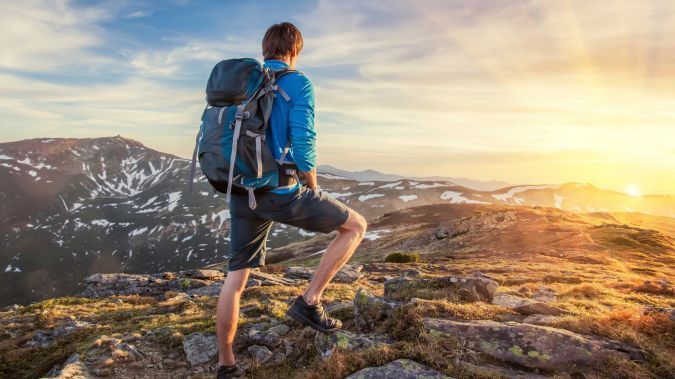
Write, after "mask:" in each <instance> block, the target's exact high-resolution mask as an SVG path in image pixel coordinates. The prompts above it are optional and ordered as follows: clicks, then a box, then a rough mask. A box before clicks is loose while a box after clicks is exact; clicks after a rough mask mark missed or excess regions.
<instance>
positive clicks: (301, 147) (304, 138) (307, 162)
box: [288, 76, 316, 172]
mask: <svg viewBox="0 0 675 379" xmlns="http://www.w3.org/2000/svg"><path fill="white" fill-rule="evenodd" d="M300 78H302V79H303V83H302V85H301V86H300V91H299V92H298V95H297V96H296V97H295V98H294V99H293V103H292V104H291V110H290V113H289V116H288V119H289V124H290V129H291V149H292V150H293V159H294V160H295V164H296V166H298V169H299V170H300V171H302V172H308V171H310V170H312V169H313V168H315V167H316V131H315V130H314V88H313V87H312V83H311V82H310V81H309V80H308V79H307V78H306V77H305V76H300Z"/></svg>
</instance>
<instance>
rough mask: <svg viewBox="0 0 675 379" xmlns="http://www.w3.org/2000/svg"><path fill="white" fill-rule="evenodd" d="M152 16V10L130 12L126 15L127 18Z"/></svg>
mask: <svg viewBox="0 0 675 379" xmlns="http://www.w3.org/2000/svg"><path fill="white" fill-rule="evenodd" d="M148 16H150V12H144V11H135V12H131V13H129V14H128V15H127V16H126V17H127V18H145V17H148Z"/></svg>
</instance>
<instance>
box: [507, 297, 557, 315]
mask: <svg viewBox="0 0 675 379" xmlns="http://www.w3.org/2000/svg"><path fill="white" fill-rule="evenodd" d="M513 310H514V311H516V312H518V313H520V314H524V315H536V314H542V315H549V316H560V315H561V314H563V313H564V311H563V310H562V309H560V308H558V307H554V306H553V305H550V304H547V303H542V302H540V301H535V300H525V301H523V302H522V303H520V304H518V306H517V307H515V308H513Z"/></svg>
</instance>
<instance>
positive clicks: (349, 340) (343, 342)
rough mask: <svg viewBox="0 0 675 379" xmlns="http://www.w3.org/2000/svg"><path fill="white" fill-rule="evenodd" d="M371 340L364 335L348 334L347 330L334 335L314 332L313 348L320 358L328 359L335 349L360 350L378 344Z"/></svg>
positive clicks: (336, 332)
mask: <svg viewBox="0 0 675 379" xmlns="http://www.w3.org/2000/svg"><path fill="white" fill-rule="evenodd" d="M378 343H379V342H376V341H375V340H374V339H372V338H368V337H366V336H364V335H361V334H357V333H353V332H350V331H348V330H338V331H335V332H334V333H319V332H315V337H314V347H316V350H317V351H318V352H319V355H321V358H324V359H326V358H328V357H330V356H331V355H332V354H333V352H334V351H335V349H338V348H339V349H344V350H362V349H366V348H368V347H371V346H373V345H375V344H378Z"/></svg>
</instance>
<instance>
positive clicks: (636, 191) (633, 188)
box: [626, 185, 640, 197]
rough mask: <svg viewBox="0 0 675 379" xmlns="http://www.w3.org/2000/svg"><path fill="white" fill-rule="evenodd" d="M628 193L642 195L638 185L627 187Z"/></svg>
mask: <svg viewBox="0 0 675 379" xmlns="http://www.w3.org/2000/svg"><path fill="white" fill-rule="evenodd" d="M626 193H627V194H629V195H631V196H636V197H637V196H640V188H638V186H636V185H630V186H628V188H626Z"/></svg>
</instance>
